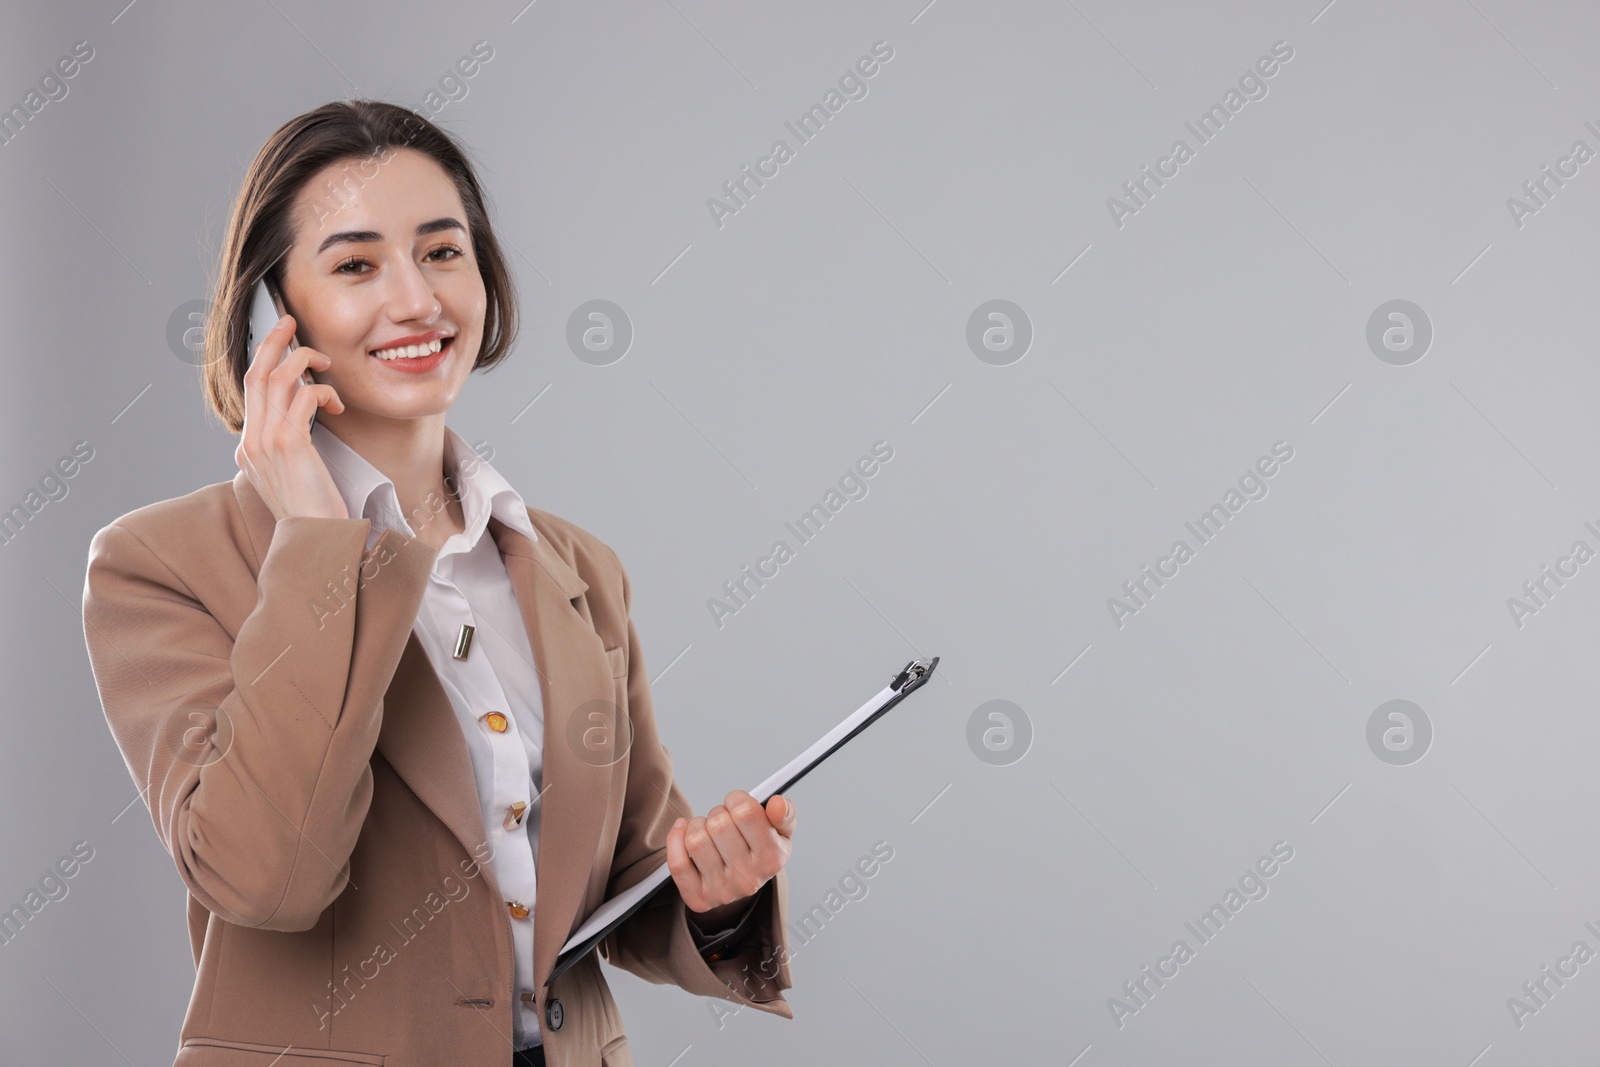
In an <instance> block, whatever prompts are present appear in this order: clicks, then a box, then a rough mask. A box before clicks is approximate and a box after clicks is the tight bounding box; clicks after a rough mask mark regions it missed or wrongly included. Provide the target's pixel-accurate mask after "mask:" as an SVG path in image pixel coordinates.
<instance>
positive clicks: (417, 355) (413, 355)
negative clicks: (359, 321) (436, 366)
mask: <svg viewBox="0 0 1600 1067" xmlns="http://www.w3.org/2000/svg"><path fill="white" fill-rule="evenodd" d="M452 340H454V338H452V337H444V338H434V339H433V340H430V341H421V342H416V343H413V344H403V345H390V346H389V347H387V348H380V349H375V350H373V351H372V352H371V353H370V355H372V356H373V357H375V358H377V359H381V360H384V361H386V362H387V361H391V360H402V359H425V358H427V357H428V356H431V355H434V354H435V353H437V352H439V351H440V350H441V349H443V348H445V347H447V346H448V345H449V344H450V342H451V341H452Z"/></svg>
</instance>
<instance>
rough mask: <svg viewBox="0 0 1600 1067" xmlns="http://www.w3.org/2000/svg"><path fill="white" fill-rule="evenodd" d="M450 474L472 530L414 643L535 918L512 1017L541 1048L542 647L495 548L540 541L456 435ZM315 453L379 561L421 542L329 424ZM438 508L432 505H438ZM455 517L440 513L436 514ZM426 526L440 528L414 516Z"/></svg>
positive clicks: (380, 480) (446, 558) (495, 839)
mask: <svg viewBox="0 0 1600 1067" xmlns="http://www.w3.org/2000/svg"><path fill="white" fill-rule="evenodd" d="M444 433H445V469H446V470H448V471H450V472H452V473H451V478H450V482H449V484H450V485H452V486H454V487H455V489H456V491H457V492H458V493H459V494H460V496H461V511H462V518H463V520H464V522H465V524H466V529H465V530H464V531H463V532H462V533H458V534H453V535H451V537H450V538H449V539H448V540H446V541H445V542H444V544H443V545H441V546H440V548H439V552H438V555H437V557H436V558H435V560H434V564H433V573H432V574H431V575H430V576H429V578H428V587H427V589H426V590H425V591H424V592H423V596H422V605H421V607H420V608H419V609H418V611H417V619H416V623H415V625H414V626H413V632H415V634H416V635H417V640H418V641H419V642H420V643H421V645H422V647H423V649H424V650H425V651H426V652H427V654H428V659H429V661H430V662H431V663H432V665H433V668H434V671H435V672H436V673H437V674H438V676H439V681H440V682H441V683H442V684H443V686H444V690H445V692H446V693H448V694H449V696H450V703H451V705H452V706H453V707H454V709H455V712H456V718H457V720H459V722H460V724H461V732H462V734H463V735H464V736H465V737H466V741H467V752H468V754H469V755H470V756H471V757H472V771H473V775H474V777H475V778H476V779H477V787H478V805H479V807H480V808H481V809H482V812H483V825H484V831H485V835H486V837H487V840H488V841H489V844H490V846H491V847H492V848H493V849H494V852H493V858H492V859H491V860H490V866H491V867H492V869H493V870H494V876H495V881H496V882H498V883H499V886H500V892H501V894H502V895H503V896H504V897H506V898H507V899H508V902H509V901H515V902H516V903H518V904H520V905H522V906H524V907H526V908H527V909H528V914H527V917H526V918H520V919H519V918H516V917H514V915H513V913H512V912H511V909H510V907H509V903H508V906H507V918H508V920H509V921H510V923H511V931H512V941H513V943H514V945H515V948H516V953H515V955H516V967H515V988H514V992H515V994H517V995H516V997H515V999H514V1000H513V1001H512V1007H513V1010H512V1012H511V1020H512V1029H513V1031H514V1033H513V1036H512V1043H513V1045H514V1046H515V1047H516V1048H519V1049H520V1048H527V1047H529V1046H531V1045H537V1044H542V1043H543V1041H544V1037H543V1034H542V1032H541V1030H540V1028H539V1018H538V1012H537V1011H536V1010H535V1007H534V1005H533V1003H532V1002H530V1001H525V1000H523V999H522V997H521V996H520V994H521V993H523V992H524V991H527V992H531V991H532V989H533V909H534V896H535V893H536V890H537V878H536V877H535V867H536V863H537V860H538V855H539V806H538V803H537V802H538V798H539V793H540V790H541V788H542V787H541V784H540V783H541V781H542V779H543V769H544V753H543V741H544V706H543V700H542V697H541V695H540V692H539V679H538V676H537V673H536V671H535V670H534V665H533V646H532V644H531V642H530V641H529V640H528V631H527V627H526V626H524V624H523V621H522V613H521V611H520V610H519V608H518V605H517V598H516V593H515V591H514V590H513V589H512V586H511V579H510V578H509V577H508V576H507V574H506V568H505V561H504V560H502V559H501V558H500V550H499V548H498V547H497V546H496V544H495V540H494V538H493V537H492V536H485V534H486V533H487V530H488V524H489V517H490V516H491V515H493V516H494V517H495V518H497V519H499V520H500V521H501V522H503V523H505V524H506V525H507V526H509V527H511V528H512V529H513V530H516V531H518V532H519V533H522V534H523V535H525V536H526V537H528V538H529V539H530V540H534V541H537V540H538V539H539V535H538V533H537V532H536V531H535V530H534V528H533V524H532V523H531V522H530V521H529V520H528V510H527V506H526V505H525V504H524V503H523V501H522V497H521V496H519V495H518V493H517V491H516V490H515V489H513V488H511V485H510V483H508V482H507V481H506V480H505V479H504V478H503V477H501V476H500V474H499V473H497V472H496V471H495V469H494V468H493V467H491V466H489V464H488V462H487V461H486V460H484V459H483V457H481V456H479V455H478V454H477V453H475V452H474V451H473V450H472V448H471V446H470V445H468V444H467V442H466V441H465V440H463V439H462V438H461V436H460V435H459V434H457V433H456V432H455V431H454V430H452V429H450V428H449V427H448V426H447V427H445V431H444ZM311 443H312V444H313V445H315V446H316V449H317V451H318V453H320V454H321V456H322V459H323V463H324V465H325V466H327V468H328V473H329V474H331V475H332V476H333V482H334V485H335V486H337V487H338V489H339V493H340V495H341V496H343V497H344V502H345V506H346V507H347V508H348V509H349V513H350V517H351V518H367V519H371V520H372V529H371V531H370V533H369V534H368V537H367V549H368V550H369V551H370V550H371V549H372V547H373V546H374V545H375V544H376V543H377V541H378V538H379V537H380V536H381V535H382V533H383V531H384V530H385V529H390V528H393V529H398V530H400V531H401V532H402V533H404V534H406V535H407V536H409V537H415V536H417V534H416V531H415V529H414V528H413V527H412V525H411V523H410V522H409V521H407V520H408V517H407V516H404V515H402V514H401V513H400V502H399V498H398V497H397V496H396V494H395V488H394V482H393V481H392V480H390V479H389V478H388V477H387V476H385V475H384V474H383V473H382V472H381V471H379V470H378V469H377V468H376V467H374V466H373V465H372V464H371V463H370V462H368V461H367V460H366V459H365V458H364V457H363V456H362V455H361V454H360V453H358V452H356V451H355V450H354V449H353V448H351V447H350V446H349V445H347V444H345V443H344V442H343V441H341V440H339V438H338V437H336V436H334V434H333V433H332V432H331V431H329V430H328V429H327V428H326V427H324V426H323V425H322V424H321V423H320V422H319V423H316V424H314V425H313V426H312V428H311ZM428 506H429V507H431V506H432V501H430V502H429V505H428ZM444 513H445V508H444V502H443V501H440V502H439V511H438V513H437V514H439V515H443V514H444ZM410 518H414V519H415V520H416V522H417V525H418V526H422V525H425V524H426V523H427V522H428V521H430V520H431V519H432V518H433V516H432V515H430V513H429V512H428V511H426V510H423V511H419V512H416V513H414V514H413V515H412V516H410ZM463 623H465V624H467V625H470V626H472V627H473V628H474V632H473V636H472V644H471V646H470V647H469V648H468V650H467V657H466V658H465V659H456V658H455V657H454V653H455V648H456V639H457V635H458V634H459V633H460V631H461V626H462V624H463ZM490 712H500V713H502V714H503V715H504V716H505V718H506V720H507V722H506V728H505V731H504V732H497V731H495V730H494V729H492V728H491V727H490V725H489V724H488V721H486V719H485V716H487V715H488V714H489V713H490ZM515 804H522V805H525V807H524V808H523V809H522V811H523V815H522V821H521V825H517V826H514V827H513V828H512V829H510V830H507V829H506V822H507V820H508V817H509V818H512V819H513V820H514V816H513V815H512V814H511V809H512V806H513V805H515Z"/></svg>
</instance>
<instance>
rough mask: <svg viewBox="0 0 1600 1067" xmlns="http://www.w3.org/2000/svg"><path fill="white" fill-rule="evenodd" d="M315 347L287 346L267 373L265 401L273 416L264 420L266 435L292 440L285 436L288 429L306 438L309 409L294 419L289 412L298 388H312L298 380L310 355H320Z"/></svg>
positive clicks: (282, 439)
mask: <svg viewBox="0 0 1600 1067" xmlns="http://www.w3.org/2000/svg"><path fill="white" fill-rule="evenodd" d="M320 354H321V353H319V352H318V351H317V350H316V349H314V348H307V347H306V346H305V345H301V346H300V347H298V348H293V349H287V350H286V351H284V353H283V358H282V359H281V360H279V362H278V365H277V366H276V367H274V368H272V371H271V373H269V374H268V375H267V402H268V404H270V405H271V408H272V411H273V413H274V415H275V416H276V418H274V416H273V415H269V416H268V417H267V420H266V424H267V425H266V427H265V428H266V429H267V430H268V436H269V438H271V437H277V439H278V440H280V441H288V442H291V443H292V442H293V440H294V438H292V437H287V436H281V437H280V436H278V435H286V434H288V433H290V432H292V433H293V434H294V435H295V437H299V438H305V439H307V440H309V439H310V438H309V434H310V431H309V430H308V429H307V423H308V422H309V421H310V419H311V410H312V409H311V408H306V409H305V410H304V413H303V415H304V417H303V418H295V417H294V416H293V415H292V414H291V409H292V408H293V407H294V403H295V400H296V399H298V397H299V394H300V390H302V389H307V388H312V387H311V386H307V385H306V384H305V383H304V382H303V381H302V380H301V378H302V376H303V375H304V374H305V372H306V368H307V367H308V366H310V364H311V359H312V357H313V356H317V355H320Z"/></svg>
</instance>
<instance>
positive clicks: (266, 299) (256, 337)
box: [247, 278, 317, 428]
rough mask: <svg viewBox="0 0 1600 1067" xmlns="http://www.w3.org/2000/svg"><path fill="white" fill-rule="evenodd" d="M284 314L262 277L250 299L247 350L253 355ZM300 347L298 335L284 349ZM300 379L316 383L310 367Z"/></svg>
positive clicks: (314, 418) (284, 352)
mask: <svg viewBox="0 0 1600 1067" xmlns="http://www.w3.org/2000/svg"><path fill="white" fill-rule="evenodd" d="M283 314H284V312H283V305H282V304H281V303H279V301H278V297H277V294H276V293H274V292H273V291H272V289H271V287H270V286H268V285H267V280H266V279H265V278H263V279H261V280H260V281H259V282H257V283H256V291H255V296H254V297H253V298H252V299H251V301H250V331H249V332H250V338H249V341H248V342H247V351H248V352H249V353H250V355H251V356H252V357H253V356H254V355H255V351H256V346H257V345H259V344H260V343H261V340H262V338H264V337H266V336H267V334H268V333H270V332H271V331H272V328H273V327H274V326H276V325H277V324H278V320H279V319H281V318H283ZM299 347H300V341H299V339H298V338H296V337H290V338H289V343H288V344H287V345H285V346H284V349H283V354H284V356H285V357H287V356H288V354H289V353H290V352H293V351H294V350H295V349H296V348H299ZM300 381H301V382H302V383H303V384H305V385H315V384H316V381H315V379H313V378H312V376H311V369H310V368H309V367H308V368H307V369H306V372H305V373H304V374H302V375H301V376H300ZM316 421H317V413H316V411H315V410H313V411H312V412H311V424H312V425H315V424H316ZM308 428H309V427H308Z"/></svg>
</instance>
